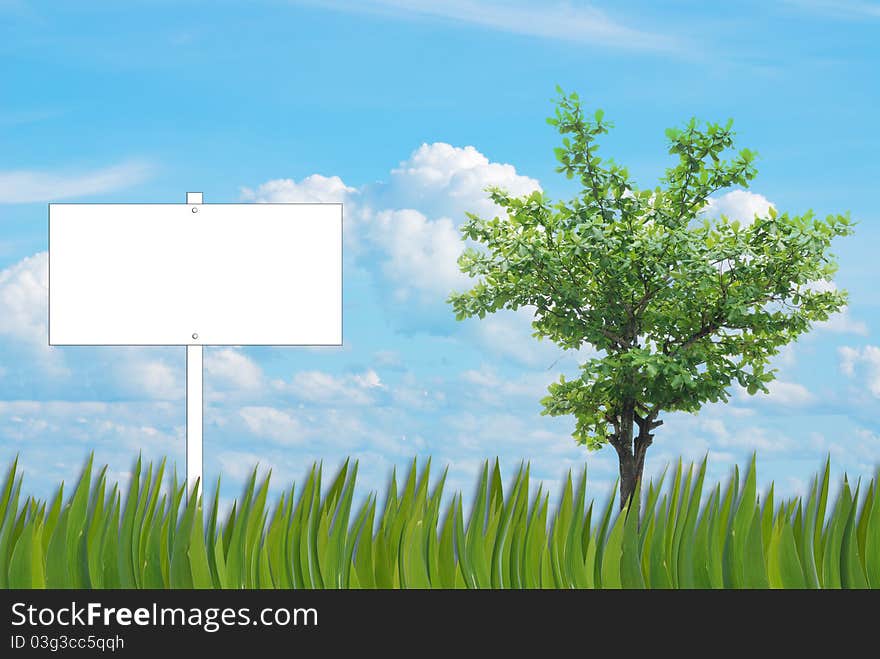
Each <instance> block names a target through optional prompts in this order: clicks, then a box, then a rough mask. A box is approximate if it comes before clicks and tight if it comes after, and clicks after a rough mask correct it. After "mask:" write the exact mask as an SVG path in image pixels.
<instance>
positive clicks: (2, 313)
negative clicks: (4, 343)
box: [0, 252, 70, 377]
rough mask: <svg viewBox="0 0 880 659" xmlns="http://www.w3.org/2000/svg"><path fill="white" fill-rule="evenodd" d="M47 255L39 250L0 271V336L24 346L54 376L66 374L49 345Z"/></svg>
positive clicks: (58, 358) (56, 351)
mask: <svg viewBox="0 0 880 659" xmlns="http://www.w3.org/2000/svg"><path fill="white" fill-rule="evenodd" d="M48 309H49V254H48V252H39V253H37V254H34V255H33V256H29V257H27V258H24V259H22V260H21V261H19V262H18V263H15V264H13V265H11V266H9V267H8V268H5V269H4V270H0V337H5V338H6V339H7V340H12V341H14V342H16V343H18V344H20V345H24V346H25V347H26V349H27V350H28V352H29V353H30V354H31V355H32V356H35V357H36V359H37V361H38V363H39V364H40V366H41V367H42V369H43V370H44V371H45V372H46V373H47V374H49V375H52V376H54V377H64V376H67V375H69V373H70V372H69V370H68V369H67V367H66V366H65V364H64V360H63V358H62V356H61V353H60V352H59V351H58V350H55V349H53V348H50V347H49V321H48V313H49V312H48Z"/></svg>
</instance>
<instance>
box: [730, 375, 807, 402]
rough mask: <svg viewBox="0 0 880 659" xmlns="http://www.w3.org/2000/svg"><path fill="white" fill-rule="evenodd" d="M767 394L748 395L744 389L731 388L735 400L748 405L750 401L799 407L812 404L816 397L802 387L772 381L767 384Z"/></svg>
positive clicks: (739, 387)
mask: <svg viewBox="0 0 880 659" xmlns="http://www.w3.org/2000/svg"><path fill="white" fill-rule="evenodd" d="M767 389H769V390H770V393H769V394H765V393H760V392H759V393H757V394H755V395H754V396H752V395H750V394H749V393H748V392H747V391H746V389H745V388H744V387H741V386H739V385H738V384H735V385H734V387H733V391H734V395H735V396H736V400H738V401H739V402H740V403H744V404H748V403H749V402H750V401H757V402H759V403H767V404H771V403H772V404H775V405H782V406H784V407H800V406H802V405H807V404H809V403H812V402H813V401H814V400H815V399H816V397H815V396H814V395H813V394H812V393H811V392H810V390H809V389H807V388H806V387H805V386H804V385H802V384H798V383H797V382H786V381H785V380H773V381H772V382H768V383H767Z"/></svg>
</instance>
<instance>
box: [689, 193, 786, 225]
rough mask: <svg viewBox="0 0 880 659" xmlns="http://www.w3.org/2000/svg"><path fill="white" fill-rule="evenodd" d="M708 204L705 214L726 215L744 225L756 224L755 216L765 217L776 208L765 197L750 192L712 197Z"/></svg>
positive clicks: (713, 215)
mask: <svg viewBox="0 0 880 659" xmlns="http://www.w3.org/2000/svg"><path fill="white" fill-rule="evenodd" d="M708 202H709V203H708V205H707V206H706V208H705V209H704V211H703V212H705V213H707V214H708V215H710V216H712V217H721V216H722V215H724V216H726V217H728V218H729V219H731V220H739V222H740V224H743V225H748V224H751V223H752V222H754V221H755V215H757V216H758V217H765V216H766V215H767V211H768V210H769V209H770V208H772V207H773V206H774V204H773V203H772V202H770V201H769V200H768V199H767V198H766V197H764V196H763V195H759V194H757V193H754V192H749V191H748V190H731V191H730V192H728V193H726V194H723V195H720V196H718V197H710V198H709V200H708Z"/></svg>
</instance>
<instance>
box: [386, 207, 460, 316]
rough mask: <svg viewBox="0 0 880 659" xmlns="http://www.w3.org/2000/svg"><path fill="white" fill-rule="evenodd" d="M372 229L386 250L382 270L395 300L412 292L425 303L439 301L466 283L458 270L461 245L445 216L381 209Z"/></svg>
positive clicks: (457, 234) (402, 298) (405, 298)
mask: <svg viewBox="0 0 880 659" xmlns="http://www.w3.org/2000/svg"><path fill="white" fill-rule="evenodd" d="M372 232H373V238H374V240H375V241H376V242H377V243H379V244H381V246H382V248H383V249H384V250H385V251H386V253H387V258H386V260H385V262H384V263H383V265H382V271H383V272H384V273H385V275H386V276H387V277H388V279H389V280H390V281H391V282H392V283H393V285H394V296H395V299H396V300H397V301H398V302H405V301H407V300H409V299H410V298H411V297H413V296H414V295H417V296H419V298H420V301H422V302H425V303H430V302H439V301H443V300H445V299H446V297H447V296H448V295H449V293H451V292H452V290H453V289H454V288H456V287H459V288H461V287H464V286H466V285H467V282H468V278H467V277H466V276H465V275H463V274H462V273H461V271H460V270H459V269H458V257H459V255H460V254H461V251H462V248H463V244H462V241H461V237H460V236H459V233H458V231H457V230H456V228H455V227H454V226H453V224H452V221H451V220H449V219H448V218H440V219H438V220H434V221H431V220H429V219H428V218H426V217H425V216H424V215H422V214H421V213H419V212H418V211H414V210H398V211H382V212H381V213H378V214H377V215H376V218H375V222H374V224H373V226H372ZM450 313H451V312H450Z"/></svg>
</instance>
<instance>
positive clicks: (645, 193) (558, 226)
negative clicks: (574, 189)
mask: <svg viewBox="0 0 880 659" xmlns="http://www.w3.org/2000/svg"><path fill="white" fill-rule="evenodd" d="M548 122H549V123H550V124H551V125H553V126H555V127H556V128H557V130H558V131H559V133H560V134H561V135H562V138H563V139H562V147H560V148H558V149H556V157H557V159H558V160H559V162H560V165H559V167H558V168H557V171H559V172H561V173H563V174H565V176H566V177H568V178H569V179H576V180H578V181H580V183H581V184H582V185H583V190H582V192H581V193H580V194H578V195H577V196H576V197H575V198H574V199H572V200H570V201H562V202H558V203H555V204H554V203H552V202H551V201H550V200H549V199H548V198H547V196H546V195H544V194H543V193H541V192H534V193H532V194H531V195H529V196H527V197H524V198H513V197H511V196H509V195H508V194H507V193H505V192H504V191H503V190H500V189H490V190H489V193H490V196H491V198H492V200H493V201H494V202H495V203H496V204H497V205H498V206H499V207H501V208H502V209H503V210H504V211H505V213H504V214H503V215H502V216H499V217H495V218H492V219H483V218H480V217H477V216H476V215H473V214H468V220H467V222H466V223H465V224H464V226H463V227H462V234H463V236H464V238H466V239H468V240H470V241H472V246H471V247H469V248H468V249H466V250H465V251H464V253H463V254H462V256H461V258H460V260H459V266H460V268H461V270H462V271H463V272H464V273H466V274H468V275H469V276H471V277H472V278H475V279H476V280H477V281H476V284H475V285H474V286H473V287H472V288H471V289H470V290H468V291H465V292H462V293H453V294H452V295H451V296H450V298H449V301H450V302H451V304H452V306H453V308H454V310H455V314H456V317H457V318H458V319H459V320H461V319H464V318H467V317H473V316H478V317H480V318H482V317H484V316H485V315H486V314H487V313H492V312H494V311H497V310H499V309H517V308H519V307H529V308H533V309H534V319H533V322H532V327H533V329H534V335H535V336H536V337H539V338H548V339H551V340H552V341H554V342H555V343H556V344H558V345H559V346H561V347H562V348H566V349H577V348H581V347H582V346H585V345H589V346H592V347H593V348H594V349H595V350H596V351H597V352H596V356H595V357H593V358H591V359H588V360H587V361H586V362H585V363H583V364H582V365H581V366H580V376H579V377H578V378H576V379H573V380H566V379H565V378H564V377H560V380H559V382H557V383H554V384H552V385H551V386H550V389H549V395H548V396H547V397H546V398H544V399H543V401H542V403H543V405H544V413H545V414H550V415H553V416H558V415H568V414H571V415H573V416H574V417H575V419H576V424H575V430H574V438H575V439H576V441H577V442H578V443H579V444H582V445H586V446H587V447H589V448H590V449H598V448H600V447H601V446H603V445H604V444H606V443H607V444H611V445H612V446H613V447H614V448H615V449H616V451H617V454H618V457H619V463H620V475H621V506H623V505H624V504H625V502H626V501H627V500H628V498H629V497H630V496H631V494H632V493H633V491H634V490H635V487H636V485H637V483H638V482H639V480H640V479H641V475H642V472H643V469H644V460H645V453H646V451H647V449H648V447H649V446H650V445H651V442H652V439H653V431H654V430H655V429H656V428H657V427H658V426H659V425H660V424H661V423H662V420H661V419H660V416H661V414H662V413H663V412H673V411H687V412H696V411H697V410H699V409H700V407H701V406H702V405H703V404H705V403H707V402H716V401H725V402H726V401H727V400H728V396H729V390H730V387H731V385H732V384H734V383H738V384H739V385H741V386H742V387H744V388H745V389H746V390H747V391H748V392H749V393H750V394H755V393H757V392H759V391H762V392H765V393H766V392H767V391H768V390H767V384H768V383H769V382H771V381H772V380H773V378H774V370H773V369H769V368H768V362H769V360H770V358H771V357H772V356H773V355H775V354H776V353H777V352H778V351H779V348H780V347H781V346H783V345H785V344H787V343H789V342H790V341H792V340H794V339H796V338H797V337H798V336H799V335H801V334H803V333H804V332H806V331H808V330H809V329H810V326H811V324H812V323H813V322H816V321H822V320H826V319H827V318H828V317H829V315H831V314H832V313H834V312H836V311H839V310H840V309H841V308H843V307H844V306H845V304H846V293H845V292H844V291H838V290H835V289H834V287H833V286H829V285H828V282H829V281H830V280H831V277H832V276H833V274H834V272H835V270H836V267H837V266H836V262H835V259H834V255H833V254H831V253H830V252H829V248H830V245H831V241H832V239H833V238H834V237H836V236H844V235H848V234H850V233H851V232H852V226H851V223H850V221H849V219H848V217H847V216H842V215H837V216H829V217H827V218H826V219H824V220H821V219H818V218H816V217H814V216H813V214H812V212H808V213H806V214H804V215H789V214H787V213H782V214H780V213H778V212H777V211H776V210H775V209H772V208H771V209H770V210H769V212H768V213H767V215H766V217H755V218H754V220H753V221H752V222H750V223H746V224H742V223H740V222H739V221H736V220H730V219H729V218H727V217H724V216H722V217H721V218H720V219H718V220H712V219H710V218H709V217H708V216H707V215H706V213H705V211H706V208H707V205H708V203H709V201H708V200H709V198H710V196H711V195H713V194H715V193H717V192H719V191H722V190H725V189H727V188H731V187H742V188H746V187H748V185H749V182H750V181H751V180H752V179H753V178H754V177H755V174H756V170H755V168H754V165H753V162H754V158H755V154H754V153H753V152H751V151H749V150H747V149H743V150H741V151H739V152H738V153H732V149H733V144H734V133H733V131H732V129H731V127H732V122H731V121H728V122H727V124H725V125H719V124H712V123H710V124H705V125H704V124H700V123H698V122H697V121H696V120H693V119H692V120H691V121H690V122H689V123H688V124H687V125H686V126H685V127H684V128H682V129H670V130H668V131H667V132H666V135H667V137H668V139H669V153H670V154H672V155H673V156H674V157H675V158H676V160H677V162H676V163H675V164H674V166H672V167H670V168H668V169H667V170H666V175H665V177H664V178H663V179H662V180H661V184H662V185H660V186H658V187H656V188H654V189H645V190H642V189H640V188H639V187H638V186H637V185H636V184H635V182H634V181H633V180H632V179H631V178H630V176H629V174H628V172H627V170H626V169H625V168H624V167H621V166H619V165H617V164H615V163H614V162H613V161H610V160H608V161H603V160H602V158H600V157H599V155H598V139H599V137H600V136H601V135H603V134H604V133H607V132H608V130H609V128H611V124H610V123H609V122H608V121H606V120H605V119H604V118H603V113H602V111H601V110H599V111H597V112H596V113H595V114H594V115H593V116H592V117H590V116H587V115H586V114H585V113H584V111H583V109H582V107H581V103H580V101H579V99H578V96H577V95H576V94H570V95H563V94H562V93H561V90H560V98H559V100H558V105H557V108H556V113H555V117H552V118H550V119H548ZM823 283H824V285H823Z"/></svg>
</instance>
